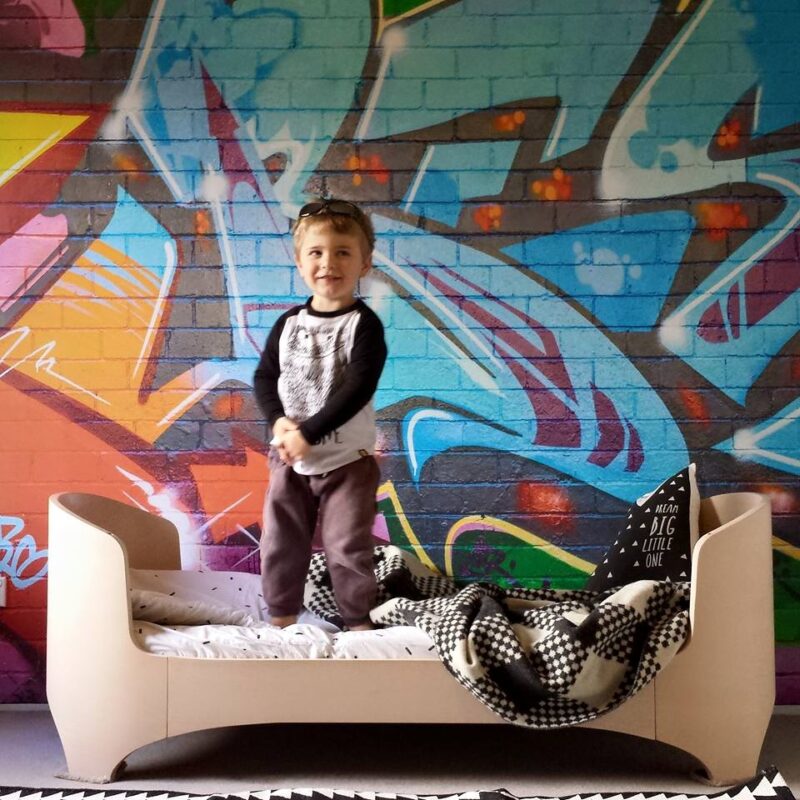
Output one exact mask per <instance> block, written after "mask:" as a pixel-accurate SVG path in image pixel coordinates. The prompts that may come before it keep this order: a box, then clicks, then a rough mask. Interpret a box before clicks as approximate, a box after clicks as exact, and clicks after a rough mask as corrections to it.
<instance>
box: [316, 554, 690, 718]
mask: <svg viewBox="0 0 800 800" xmlns="http://www.w3.org/2000/svg"><path fill="white" fill-rule="evenodd" d="M375 573H376V576H377V579H378V600H379V603H380V605H378V606H377V608H375V609H373V611H372V612H371V617H372V620H373V621H374V622H375V623H378V624H380V625H416V626H417V627H419V628H421V629H422V630H424V631H425V632H426V633H427V634H428V635H429V636H430V637H431V639H433V642H434V644H435V646H436V651H437V653H438V655H439V657H440V658H441V660H442V662H443V663H444V665H445V666H446V667H447V669H448V670H449V671H450V672H451V673H452V674H453V675H454V676H455V678H456V679H457V680H458V682H459V683H461V684H462V685H463V686H465V687H466V688H467V689H469V691H470V692H472V694H473V695H475V697H476V698H478V699H479V700H480V701H481V702H482V703H483V704H484V705H486V706H488V708H490V709H491V710H492V711H494V712H495V713H496V714H498V715H499V716H501V717H502V718H503V719H504V720H506V721H508V722H512V723H514V724H517V725H524V726H527V727H532V728H560V727H565V726H569V725H575V724H578V723H581V722H586V721H587V720H590V719H594V718H595V717H597V716H598V715H600V714H603V713H605V712H607V711H610V710H611V709H613V708H615V707H616V706H618V705H620V704H621V703H622V702H623V701H624V700H625V699H627V698H628V697H630V696H631V695H633V694H634V693H635V692H637V691H638V690H639V689H641V688H642V687H643V686H645V685H646V684H647V683H648V682H649V681H651V680H652V679H653V677H655V675H656V673H657V672H658V671H659V670H660V669H662V668H663V667H664V666H665V665H666V664H667V663H668V662H669V660H670V659H671V658H672V656H673V655H674V654H675V653H676V652H677V651H678V649H679V648H680V646H681V644H682V643H683V641H684V640H685V638H686V636H687V634H688V632H689V610H688V609H689V584H688V583H668V582H660V581H637V582H636V583H632V584H629V585H627V586H623V587H620V588H616V589H609V590H605V591H602V592H593V591H588V590H557V589H515V588H511V589H501V588H499V587H497V586H493V585H491V584H487V583H474V584H470V585H467V586H463V587H460V586H458V585H457V584H456V583H455V582H454V581H452V580H450V579H449V578H446V577H443V576H441V575H438V574H436V573H433V572H431V571H430V570H428V569H427V568H426V567H425V566H424V565H422V564H420V562H419V561H418V560H417V559H415V558H414V557H413V556H412V555H410V554H409V553H407V552H405V551H403V550H400V549H399V548H397V547H394V546H387V547H378V548H376V551H375ZM305 603H306V606H307V607H308V608H309V609H310V610H311V611H313V612H315V613H316V614H318V615H319V616H321V617H323V618H324V619H327V620H329V621H331V622H333V623H335V624H341V619H340V618H339V616H338V612H337V610H336V604H335V601H334V598H333V592H332V590H331V582H330V575H329V574H328V571H327V566H326V562H325V556H324V554H322V553H318V554H316V555H315V556H314V557H313V559H312V564H311V569H310V571H309V578H308V582H307V584H306V594H305Z"/></svg>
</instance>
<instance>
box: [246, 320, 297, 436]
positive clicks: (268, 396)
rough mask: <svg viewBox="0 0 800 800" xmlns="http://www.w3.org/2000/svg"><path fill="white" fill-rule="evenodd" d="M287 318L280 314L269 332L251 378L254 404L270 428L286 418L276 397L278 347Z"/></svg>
mask: <svg viewBox="0 0 800 800" xmlns="http://www.w3.org/2000/svg"><path fill="white" fill-rule="evenodd" d="M289 313H291V312H289ZM295 313H296V312H295ZM288 316H289V314H282V315H281V316H280V317H279V318H278V321H277V322H276V323H275V325H274V326H273V328H272V330H271V331H270V332H269V336H268V337H267V343H266V344H265V345H264V351H263V352H262V353H261V359H260V360H259V362H258V366H257V367H256V371H255V375H254V377H253V389H254V391H255V395H256V402H257V403H258V406H259V408H260V409H261V411H262V412H263V414H264V417H265V418H266V420H267V422H269V424H270V425H271V426H272V425H274V424H275V421H276V420H278V419H280V418H281V417H284V416H286V414H285V412H284V410H283V403H281V399H280V397H279V396H278V378H279V377H280V374H281V362H280V348H279V345H280V341H281V333H283V327H284V325H285V324H286V318H287V317H288Z"/></svg>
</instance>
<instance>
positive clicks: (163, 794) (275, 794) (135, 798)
mask: <svg viewBox="0 0 800 800" xmlns="http://www.w3.org/2000/svg"><path fill="white" fill-rule="evenodd" d="M611 798H613V800H626V799H627V798H636V800H640V798H641V800H647V798H658V800H758V798H764V800H770V798H771V799H772V800H795V797H794V795H793V794H792V791H791V789H790V788H789V787H788V786H787V785H786V781H785V780H784V779H783V777H782V776H781V774H780V772H778V770H777V769H776V768H775V767H769V768H767V769H765V770H763V771H762V772H759V773H758V774H757V775H755V776H754V777H753V778H752V779H751V780H749V781H746V782H745V783H742V784H739V785H738V786H732V787H731V788H729V789H723V790H720V791H716V792H712V793H708V794H689V795H687V794H684V793H682V792H681V793H679V792H675V793H669V792H607V793H603V792H589V793H587V794H571V795H568V797H565V798H555V797H546V796H544V795H525V796H519V795H515V794H512V793H511V792H508V791H506V790H505V789H495V790H493V791H481V792H453V793H451V794H447V793H445V794H393V793H391V792H351V791H344V790H333V789H276V790H274V791H272V790H269V789H266V790H260V791H251V792H236V793H233V794H221V793H214V794H188V793H184V792H170V791H163V790H162V791H136V790H132V791H125V790H119V789H117V790H115V789H31V788H21V787H16V788H14V787H8V788H0V800H217V799H219V800H611Z"/></svg>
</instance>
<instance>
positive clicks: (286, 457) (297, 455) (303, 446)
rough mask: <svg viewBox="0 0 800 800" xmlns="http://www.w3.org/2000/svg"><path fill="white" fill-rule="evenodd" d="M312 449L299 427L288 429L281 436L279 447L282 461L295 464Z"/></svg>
mask: <svg viewBox="0 0 800 800" xmlns="http://www.w3.org/2000/svg"><path fill="white" fill-rule="evenodd" d="M310 449H311V445H310V444H309V443H308V442H307V441H306V439H305V437H304V436H303V434H302V433H300V431H299V430H298V429H297V428H292V429H291V430H287V432H286V433H285V434H284V435H283V436H282V437H281V443H280V446H279V447H278V454H279V455H280V457H281V461H284V462H285V463H287V464H294V462H295V461H299V460H300V459H301V458H303V457H304V456H305V455H306V454H307V453H308V451H309V450H310Z"/></svg>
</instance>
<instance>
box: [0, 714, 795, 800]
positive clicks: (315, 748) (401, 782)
mask: <svg viewBox="0 0 800 800" xmlns="http://www.w3.org/2000/svg"><path fill="white" fill-rule="evenodd" d="M770 764H774V765H776V766H777V767H778V768H779V769H780V771H781V773H782V775H783V777H784V778H785V780H786V782H787V784H788V785H789V786H790V788H791V789H792V791H793V792H794V794H795V795H796V797H797V798H798V800H800V707H797V706H791V707H785V708H779V709H777V710H776V713H775V715H774V716H773V719H772V723H771V724H770V727H769V730H768V732H767V737H766V741H765V744H764V748H763V750H762V757H761V762H760V766H761V767H762V768H763V767H766V766H769V765H770ZM695 766H696V765H695V763H694V762H693V760H692V759H691V758H690V757H689V756H687V755H685V754H683V753H681V752H680V751H678V750H675V749H674V748H671V747H668V746H666V745H661V744H658V743H655V742H647V741H643V740H639V739H635V738H633V737H629V736H625V735H623V734H616V733H608V732H602V731H588V730H578V729H576V730H565V731H530V730H524V729H521V728H514V727H511V726H508V727H506V726H491V725H488V726H446V725H427V726H411V725H329V726H325V725H272V726H270V725H259V726H250V727H238V728H226V729H222V730H212V731H201V732H197V733H190V734H185V735H183V736H178V737H175V738H172V739H168V740H166V741H162V742H157V743H155V744H151V745H147V746H146V747H143V748H141V749H140V750H137V751H136V752H135V753H133V754H131V756H130V757H129V758H128V760H127V766H126V768H125V770H124V771H123V773H122V774H121V775H120V776H119V779H118V780H117V781H116V782H115V783H114V784H113V785H112V786H106V787H105V788H109V789H110V788H113V789H140V790H141V789H148V790H172V791H182V792H195V793H211V792H241V791H245V790H249V789H267V788H268V789H278V788H290V787H291V788H301V787H316V788H332V789H352V790H361V791H390V792H409V793H442V794H446V793H454V792H462V791H468V790H475V789H497V788H505V789H507V790H508V791H510V792H512V793H514V794H517V795H522V796H531V795H535V794H538V795H539V796H545V797H547V796H551V797H552V796H558V795H570V794H575V793H578V792H611V791H654V792H655V791H669V792H686V793H690V794H691V793H694V794H699V793H703V792H706V791H709V789H708V787H706V786H705V785H704V784H703V783H701V782H700V781H699V780H697V779H696V778H695V777H693V776H692V774H691V772H692V770H693V768H694V767H695ZM65 768H66V764H65V762H64V755H63V751H62V749H61V745H60V743H59V740H58V734H57V732H56V729H55V725H54V724H53V720H52V718H51V716H50V712H49V710H48V709H47V707H46V706H0V785H2V786H6V787H8V786H24V787H36V788H80V787H90V786H92V784H88V783H79V782H73V781H67V780H63V779H60V778H57V777H55V776H56V775H57V774H60V773H63V771H64V770H65ZM712 791H718V790H712Z"/></svg>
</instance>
